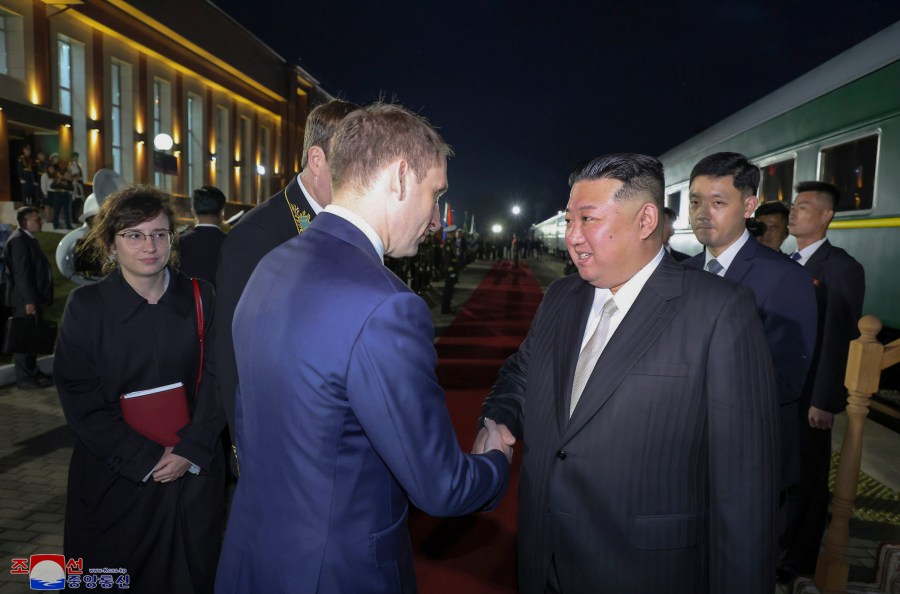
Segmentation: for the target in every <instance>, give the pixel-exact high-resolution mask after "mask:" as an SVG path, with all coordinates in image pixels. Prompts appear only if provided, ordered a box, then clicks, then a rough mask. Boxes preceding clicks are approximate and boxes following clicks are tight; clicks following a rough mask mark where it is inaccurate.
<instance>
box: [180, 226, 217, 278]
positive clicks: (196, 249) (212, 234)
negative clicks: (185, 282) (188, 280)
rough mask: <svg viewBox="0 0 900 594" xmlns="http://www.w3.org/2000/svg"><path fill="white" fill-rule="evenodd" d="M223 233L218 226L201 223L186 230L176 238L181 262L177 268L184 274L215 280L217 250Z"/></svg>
mask: <svg viewBox="0 0 900 594" xmlns="http://www.w3.org/2000/svg"><path fill="white" fill-rule="evenodd" d="M224 241H225V233H224V232H223V231H222V230H221V229H219V228H218V227H212V226H209V225H202V226H197V227H194V228H193V229H190V230H189V231H186V232H185V233H184V234H182V236H181V237H180V238H179V240H178V254H179V256H180V258H181V262H180V264H179V265H178V269H179V270H180V271H181V272H182V273H184V275H185V276H189V277H193V278H202V279H203V280H205V281H209V282H211V283H213V284H215V282H216V267H217V266H218V265H219V252H220V251H221V249H222V243H224Z"/></svg>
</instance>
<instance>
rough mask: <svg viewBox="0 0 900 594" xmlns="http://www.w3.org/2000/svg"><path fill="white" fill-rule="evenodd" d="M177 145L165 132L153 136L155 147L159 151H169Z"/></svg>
mask: <svg viewBox="0 0 900 594" xmlns="http://www.w3.org/2000/svg"><path fill="white" fill-rule="evenodd" d="M173 146H175V141H174V140H172V137H171V136H169V135H168V134H166V133H165V132H163V133H161V134H157V135H156V136H155V137H154V138H153V147H154V148H155V149H156V150H158V151H167V150H170V149H171V148H172V147H173Z"/></svg>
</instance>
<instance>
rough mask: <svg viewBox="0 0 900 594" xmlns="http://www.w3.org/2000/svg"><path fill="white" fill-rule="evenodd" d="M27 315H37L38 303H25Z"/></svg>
mask: <svg viewBox="0 0 900 594" xmlns="http://www.w3.org/2000/svg"><path fill="white" fill-rule="evenodd" d="M25 315H26V316H33V315H37V305H35V304H34V303H26V304H25Z"/></svg>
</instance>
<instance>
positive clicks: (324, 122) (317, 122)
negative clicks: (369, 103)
mask: <svg viewBox="0 0 900 594" xmlns="http://www.w3.org/2000/svg"><path fill="white" fill-rule="evenodd" d="M358 109H362V108H361V107H360V106H359V105H357V104H356V103H350V102H349V101H341V100H340V99H333V100H331V101H329V102H328V103H323V104H322V105H319V106H317V107H316V108H315V109H313V110H312V111H311V112H309V115H308V116H306V130H304V132H303V155H302V156H301V158H300V168H301V169H306V163H307V161H308V160H309V149H311V148H312V147H314V146H318V147H319V148H321V149H322V150H323V151H324V152H325V155H326V158H327V156H328V151H329V149H331V137H332V136H334V130H335V128H337V125H338V124H339V123H340V122H341V120H343V119H344V118H345V117H347V114H349V113H352V112H354V111H356V110H358Z"/></svg>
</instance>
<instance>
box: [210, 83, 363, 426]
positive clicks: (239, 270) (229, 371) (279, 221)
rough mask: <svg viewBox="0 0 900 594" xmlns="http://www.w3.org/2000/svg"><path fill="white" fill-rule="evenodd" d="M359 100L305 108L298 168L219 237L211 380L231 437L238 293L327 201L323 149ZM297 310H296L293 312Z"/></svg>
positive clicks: (328, 183) (328, 178)
mask: <svg viewBox="0 0 900 594" xmlns="http://www.w3.org/2000/svg"><path fill="white" fill-rule="evenodd" d="M357 109H359V106H357V105H355V104H353V103H348V102H346V101H338V100H333V101H329V102H328V103H324V104H322V105H320V106H318V107H316V108H315V109H314V110H312V111H311V112H310V113H309V116H308V117H307V119H306V133H305V135H304V138H303V159H302V161H301V166H302V168H303V171H302V172H301V173H300V174H299V175H297V177H295V178H294V179H293V180H291V182H290V183H289V184H288V185H287V187H285V188H284V189H283V190H281V191H279V192H277V193H276V194H275V195H273V196H270V197H269V198H268V200H266V201H265V202H264V203H263V204H261V205H259V206H257V207H256V208H254V209H253V210H252V211H250V212H249V213H248V214H247V215H246V216H244V217H243V218H242V219H241V220H240V222H239V223H238V224H237V226H235V228H234V229H232V230H231V231H230V232H229V233H228V235H227V237H226V238H225V242H224V243H223V244H222V251H221V254H220V259H219V267H218V270H217V272H216V309H217V313H216V344H215V347H216V385H217V388H218V390H219V397H220V398H221V399H222V405H223V406H224V407H225V418H226V419H227V420H228V430H229V432H230V433H231V439H232V443H234V432H235V428H234V404H235V390H236V389H237V385H238V374H237V362H236V361H235V356H234V342H233V339H232V334H231V322H232V320H233V319H234V310H235V309H236V308H237V304H238V301H239V300H240V298H241V294H242V293H243V292H244V287H245V286H246V285H247V281H248V280H250V275H251V274H253V271H254V270H255V269H256V265H257V264H259V261H260V260H262V259H263V257H264V256H265V255H266V254H268V253H269V252H270V251H272V250H273V249H275V248H276V247H278V246H279V245H281V244H282V243H284V242H285V241H287V240H289V239H291V238H292V237H296V236H297V235H298V234H300V233H303V231H304V230H305V229H306V228H307V227H309V224H310V222H312V220H313V218H315V216H316V214H318V213H319V212H320V211H321V210H322V209H323V208H325V207H326V206H327V205H328V204H330V203H331V173H330V171H329V170H328V161H327V153H328V149H329V146H330V144H331V136H332V134H333V133H334V130H335V128H336V127H337V124H338V123H339V122H340V121H341V120H342V119H343V118H344V117H345V116H346V115H347V114H348V113H350V112H351V111H355V110H357ZM298 315H302V312H298Z"/></svg>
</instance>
